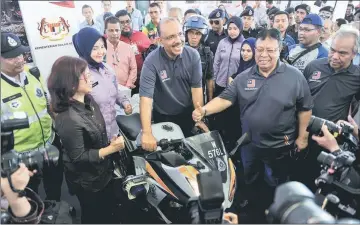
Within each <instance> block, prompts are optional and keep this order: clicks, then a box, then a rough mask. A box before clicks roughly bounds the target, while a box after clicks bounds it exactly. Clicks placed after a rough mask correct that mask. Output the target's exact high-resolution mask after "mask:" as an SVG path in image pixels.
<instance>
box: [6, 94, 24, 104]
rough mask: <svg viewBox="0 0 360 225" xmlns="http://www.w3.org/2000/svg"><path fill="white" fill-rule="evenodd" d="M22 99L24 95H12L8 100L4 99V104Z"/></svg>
mask: <svg viewBox="0 0 360 225" xmlns="http://www.w3.org/2000/svg"><path fill="white" fill-rule="evenodd" d="M20 97H22V94H21V93H17V94H14V95H11V96H9V97H7V98H4V99H3V103H7V102H10V101H12V100H14V99H17V98H20Z"/></svg>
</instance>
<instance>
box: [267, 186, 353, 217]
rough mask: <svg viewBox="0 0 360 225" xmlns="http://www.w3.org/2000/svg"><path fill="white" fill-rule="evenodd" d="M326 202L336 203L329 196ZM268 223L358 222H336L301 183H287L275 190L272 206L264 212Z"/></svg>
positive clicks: (334, 198) (332, 197)
mask: <svg viewBox="0 0 360 225" xmlns="http://www.w3.org/2000/svg"><path fill="white" fill-rule="evenodd" d="M326 199H327V200H328V202H330V201H334V202H336V197H335V196H333V195H329V196H327V198H326ZM266 216H267V220H268V222H269V223H282V224H292V223H297V224H310V223H311V224H319V223H330V224H334V223H336V224H359V223H360V221H359V220H355V219H351V218H344V219H340V220H336V219H335V218H334V217H333V216H332V215H330V214H329V213H328V212H326V211H324V210H323V209H322V208H321V207H320V206H318V205H317V204H316V202H315V195H314V194H313V193H312V192H311V191H310V190H309V189H308V188H307V187H306V186H305V185H304V184H302V183H299V182H295V181H292V182H287V183H285V184H282V185H280V186H279V187H277V188H276V191H275V197H274V202H273V204H272V205H271V206H270V207H269V209H268V210H266Z"/></svg>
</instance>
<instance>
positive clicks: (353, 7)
mask: <svg viewBox="0 0 360 225" xmlns="http://www.w3.org/2000/svg"><path fill="white" fill-rule="evenodd" d="M347 7H351V10H354V9H355V6H354V5H353V4H348V5H347Z"/></svg>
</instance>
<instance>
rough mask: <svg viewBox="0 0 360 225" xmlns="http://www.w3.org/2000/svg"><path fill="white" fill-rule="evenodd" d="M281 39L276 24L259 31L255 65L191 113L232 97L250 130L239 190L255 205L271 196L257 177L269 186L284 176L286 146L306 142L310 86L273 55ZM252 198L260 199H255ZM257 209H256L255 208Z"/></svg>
mask: <svg viewBox="0 0 360 225" xmlns="http://www.w3.org/2000/svg"><path fill="white" fill-rule="evenodd" d="M281 44H282V42H281V36H280V32H279V31H277V30H276V29H270V30H268V29H263V30H262V31H260V32H259V35H258V37H257V40H256V45H255V46H256V49H255V61H256V65H255V66H253V67H251V68H250V69H248V70H245V71H244V72H243V73H242V74H241V75H240V76H237V77H236V78H235V79H234V81H233V82H232V83H231V84H230V85H229V86H228V87H227V88H226V89H225V90H224V91H223V92H222V93H221V94H220V95H219V96H218V97H216V98H214V99H213V100H212V101H210V102H209V103H207V104H206V105H205V106H204V107H199V108H196V110H194V111H193V115H192V116H193V119H194V121H198V120H200V119H202V118H203V117H204V116H208V115H211V114H215V113H218V112H221V111H223V110H225V109H227V108H228V107H230V106H231V105H233V104H235V102H237V103H238V105H239V108H240V112H241V115H239V117H240V118H241V127H242V131H243V133H248V134H249V135H250V136H251V143H250V144H248V145H246V146H244V147H243V148H242V149H241V159H242V161H243V167H244V178H245V182H246V184H248V185H249V186H248V190H247V191H248V192H249V193H248V195H245V196H247V197H248V198H249V199H248V200H249V204H251V205H253V204H255V205H257V206H258V207H256V208H257V209H261V208H262V207H264V208H265V207H267V206H268V204H270V203H271V202H272V198H271V196H268V193H271V192H269V191H264V190H261V189H260V188H262V187H261V186H263V185H259V183H258V182H263V181H264V179H265V181H266V183H267V184H268V185H267V186H269V187H270V188H275V187H276V186H277V185H280V184H281V183H283V182H286V181H287V180H288V179H289V175H290V173H289V168H290V165H291V161H290V158H289V152H290V151H291V150H294V145H296V146H297V147H298V148H299V149H304V148H306V146H307V139H308V134H307V132H306V127H307V125H308V123H309V120H310V117H311V108H312V98H311V94H310V90H309V87H308V85H307V82H306V80H305V78H304V76H303V75H302V73H300V71H299V70H297V69H295V68H294V67H293V66H290V65H288V64H285V63H282V62H281V61H280V60H279V57H280V50H279V49H281ZM269 118H270V119H269ZM239 126H240V124H239ZM297 130H298V132H297ZM264 167H265V171H264ZM261 174H264V175H261ZM266 193H267V194H266ZM262 194H264V196H259V195H262ZM258 199H262V200H261V201H260V202H261V203H259V200H258ZM258 204H259V205H258ZM263 204H264V205H263ZM263 212H264V211H263V209H261V210H260V211H259V212H258V213H259V214H260V213H261V214H262V215H263Z"/></svg>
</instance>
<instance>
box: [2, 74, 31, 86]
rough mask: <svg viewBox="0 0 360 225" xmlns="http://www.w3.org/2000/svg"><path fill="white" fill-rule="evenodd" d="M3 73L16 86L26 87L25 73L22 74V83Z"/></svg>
mask: <svg viewBox="0 0 360 225" xmlns="http://www.w3.org/2000/svg"><path fill="white" fill-rule="evenodd" d="M1 73H2V74H3V75H4V76H5V77H6V78H7V79H9V80H11V81H12V82H14V83H15V84H18V85H20V86H24V85H25V79H26V73H25V72H24V71H23V72H21V73H20V82H19V81H18V80H17V79H15V78H14V77H11V76H9V75H7V74H6V73H4V72H2V71H1Z"/></svg>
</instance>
